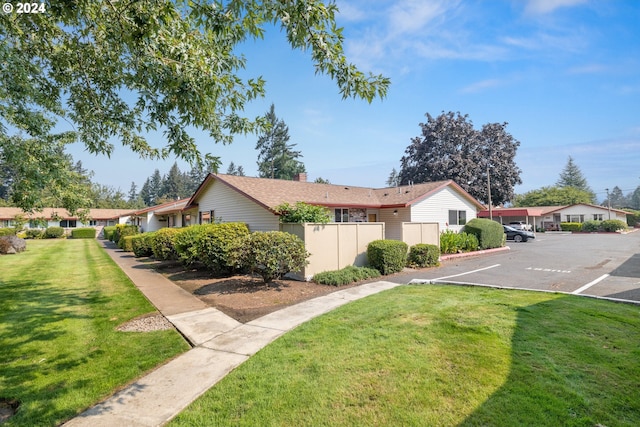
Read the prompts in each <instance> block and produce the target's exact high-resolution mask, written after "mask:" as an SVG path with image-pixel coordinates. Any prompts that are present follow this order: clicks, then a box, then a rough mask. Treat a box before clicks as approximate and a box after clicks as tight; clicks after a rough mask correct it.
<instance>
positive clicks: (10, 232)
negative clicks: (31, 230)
mask: <svg viewBox="0 0 640 427" xmlns="http://www.w3.org/2000/svg"><path fill="white" fill-rule="evenodd" d="M15 234H16V230H15V229H14V228H10V227H5V228H0V237H2V236H15Z"/></svg>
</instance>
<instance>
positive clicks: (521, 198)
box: [513, 186, 591, 207]
mask: <svg viewBox="0 0 640 427" xmlns="http://www.w3.org/2000/svg"><path fill="white" fill-rule="evenodd" d="M576 203H591V193H590V192H589V191H586V190H582V189H580V188H576V187H559V186H549V187H542V188H539V189H537V190H531V191H528V192H526V193H524V194H517V195H516V196H515V197H514V199H513V206H515V207H522V206H564V205H573V204H576Z"/></svg>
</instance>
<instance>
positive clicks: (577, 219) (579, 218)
mask: <svg viewBox="0 0 640 427" xmlns="http://www.w3.org/2000/svg"><path fill="white" fill-rule="evenodd" d="M567 222H584V215H567Z"/></svg>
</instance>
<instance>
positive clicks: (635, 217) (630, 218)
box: [625, 209, 640, 227]
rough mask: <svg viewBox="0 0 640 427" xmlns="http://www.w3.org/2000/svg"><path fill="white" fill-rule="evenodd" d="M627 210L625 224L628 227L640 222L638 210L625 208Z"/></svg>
mask: <svg viewBox="0 0 640 427" xmlns="http://www.w3.org/2000/svg"><path fill="white" fill-rule="evenodd" d="M625 211H626V212H627V225H628V226H629V227H635V226H637V225H639V224H640V211H634V210H632V209H625Z"/></svg>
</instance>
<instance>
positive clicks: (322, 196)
mask: <svg viewBox="0 0 640 427" xmlns="http://www.w3.org/2000/svg"><path fill="white" fill-rule="evenodd" d="M301 175H302V177H301V178H302V179H298V180H294V181H287V180H279V179H266V178H251V177H244V176H234V175H222V174H218V175H214V174H209V175H208V176H207V178H206V179H205V180H204V181H203V182H202V184H200V186H199V187H198V189H197V190H196V192H195V193H194V195H193V196H192V197H191V199H190V200H189V202H188V204H187V206H186V209H187V210H189V211H190V212H194V214H195V215H197V221H196V223H206V222H211V221H213V220H219V221H222V222H235V221H239V222H244V223H246V224H247V225H248V227H249V229H250V230H251V231H269V230H278V229H279V225H280V224H279V217H278V215H277V214H276V212H275V207H276V206H278V205H280V204H282V203H285V202H287V203H289V204H292V205H293V204H295V203H296V202H305V203H308V204H312V205H319V206H325V207H327V208H329V209H330V210H331V212H332V213H333V221H334V222H384V223H385V233H386V238H388V239H399V238H400V234H401V225H402V223H403V222H437V223H439V225H440V229H441V230H443V229H447V228H449V229H454V230H459V229H460V228H461V227H462V226H463V225H464V224H465V223H466V222H467V221H469V220H471V219H473V218H475V217H476V212H477V211H478V209H483V208H484V206H483V205H482V204H480V203H479V202H478V201H477V200H475V199H474V198H473V197H472V196H471V195H469V193H467V192H466V191H464V190H463V189H462V188H461V187H460V186H459V185H457V184H456V183H455V182H453V181H451V180H448V181H438V182H430V183H423V184H415V185H407V186H400V187H390V188H381V189H374V188H367V187H354V186H348V185H334V184H319V183H312V182H306V180H305V179H306V176H305V175H304V174H301Z"/></svg>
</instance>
